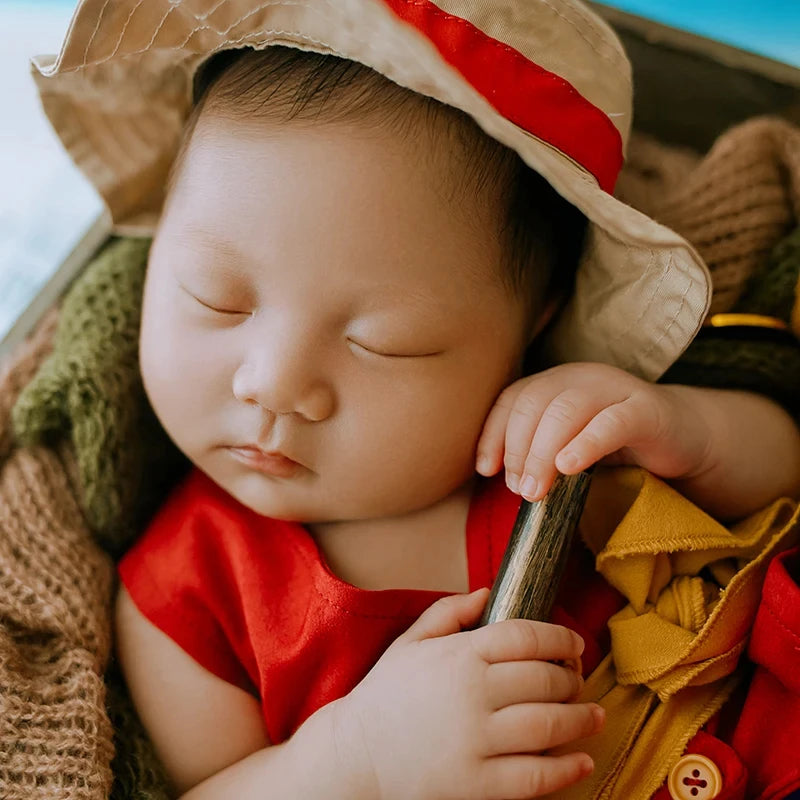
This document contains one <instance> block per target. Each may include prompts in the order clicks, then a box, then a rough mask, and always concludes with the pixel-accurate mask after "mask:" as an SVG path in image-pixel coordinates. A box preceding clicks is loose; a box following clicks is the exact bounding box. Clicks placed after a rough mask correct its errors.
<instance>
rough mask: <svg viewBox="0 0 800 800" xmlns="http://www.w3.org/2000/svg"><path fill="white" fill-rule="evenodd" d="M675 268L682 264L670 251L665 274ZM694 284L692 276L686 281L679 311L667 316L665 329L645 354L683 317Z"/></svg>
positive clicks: (653, 348)
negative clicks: (678, 263) (677, 261)
mask: <svg viewBox="0 0 800 800" xmlns="http://www.w3.org/2000/svg"><path fill="white" fill-rule="evenodd" d="M673 269H680V266H679V265H676V262H675V259H674V258H673V256H672V253H670V256H669V264H668V266H667V269H666V270H665V274H666V272H669V271H671V270H673ZM683 272H684V274H685V272H686V271H685V270H683ZM692 286H693V281H692V280H691V278H689V279H688V280H687V281H686V288H685V289H684V290H683V293H682V294H681V302H680V304H679V305H678V309H677V311H676V312H675V314H674V315H673V316H672V317H671V318H670V317H666V318H665V319H664V323H665V327H664V330H663V331H662V333H661V335H660V336H658V338H656V339H654V340H653V341H652V342H651V343H650V346H649V347H648V348H647V349H646V350H645V351H644V355H645V356H649V355H650V354H651V353H652V352H653V351H654V350H655V349H656V348H657V347H658V346H659V345H660V344H661V340H662V339H663V338H664V337H665V336H666V335H667V334H668V333H669V332H670V330H672V327H673V326H674V325H675V324H676V323H677V321H678V319H679V318H680V317H681V314H682V312H683V309H684V306H685V305H686V297H687V296H688V294H689V292H690V291H691V289H692Z"/></svg>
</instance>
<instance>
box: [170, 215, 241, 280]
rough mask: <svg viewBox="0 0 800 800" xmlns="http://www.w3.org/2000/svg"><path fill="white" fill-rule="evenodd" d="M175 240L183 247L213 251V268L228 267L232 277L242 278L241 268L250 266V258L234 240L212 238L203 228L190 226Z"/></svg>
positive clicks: (177, 235)
mask: <svg viewBox="0 0 800 800" xmlns="http://www.w3.org/2000/svg"><path fill="white" fill-rule="evenodd" d="M175 239H176V240H177V242H178V244H180V245H182V246H185V247H189V248H192V249H200V250H213V252H214V256H215V264H214V266H215V267H216V266H219V263H220V262H221V263H222V264H224V265H225V266H226V267H228V271H229V272H230V273H231V275H232V276H233V275H236V274H238V275H241V276H243V275H244V274H245V271H244V270H243V269H242V267H243V266H245V265H248V264H250V265H252V260H251V259H250V257H249V256H248V255H247V254H246V253H245V252H244V250H243V249H242V248H241V247H239V245H238V244H237V243H236V242H235V241H234V240H232V239H228V238H219V237H217V236H214V234H212V233H211V232H210V231H208V230H207V229H205V228H198V227H194V226H190V227H188V228H185V229H183V230H181V231H180V233H178V234H176V236H175ZM201 264H202V265H204V266H205V264H206V262H201Z"/></svg>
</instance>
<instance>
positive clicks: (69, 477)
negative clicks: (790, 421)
mask: <svg viewBox="0 0 800 800" xmlns="http://www.w3.org/2000/svg"><path fill="white" fill-rule="evenodd" d="M618 193H619V195H620V196H622V197H623V198H624V199H626V200H627V201H628V202H630V203H631V204H632V205H636V206H638V207H640V208H642V209H643V210H645V211H647V212H648V213H650V214H652V215H653V216H655V217H656V218H659V219H661V220H663V221H665V222H666V223H667V224H669V225H671V226H672V227H674V228H675V229H676V230H678V231H679V232H681V233H682V234H684V235H685V236H686V237H687V238H688V239H689V240H690V241H692V242H693V243H694V244H695V245H696V246H697V248H698V249H699V250H700V252H701V254H702V255H703V256H704V257H705V258H706V260H707V262H708V264H709V266H710V268H711V270H712V274H713V277H714V282H715V287H714V288H715V291H714V306H713V309H714V310H715V311H720V310H727V309H730V308H733V307H734V306H735V305H736V304H737V303H738V302H740V301H741V299H742V298H743V297H748V293H750V294H752V286H753V285H754V284H753V280H755V281H756V284H759V282H760V284H763V283H764V282H765V280H766V278H765V276H769V275H770V274H771V269H772V267H771V266H770V259H769V255H770V253H771V252H773V251H774V249H775V247H776V245H777V244H778V243H779V242H780V240H781V239H783V238H784V237H786V235H787V234H788V233H789V232H790V231H791V230H793V229H795V228H797V227H798V224H799V223H800V129H797V128H793V127H791V126H789V125H788V124H787V123H784V122H781V121H779V120H771V119H763V120H753V121H751V122H749V123H746V124H744V125H742V126H739V127H738V128H736V129H733V130H731V131H729V132H728V133H727V134H726V135H725V136H723V137H721V138H720V139H719V141H718V142H717V144H716V146H715V147H714V148H713V149H712V151H711V152H710V153H709V154H708V155H707V156H706V157H705V158H703V159H700V157H699V156H697V155H695V154H690V153H685V152H679V151H676V150H672V149H668V148H665V147H663V146H661V145H659V144H658V143H656V142H653V141H652V140H648V139H644V138H642V137H637V138H634V140H633V142H632V145H631V152H630V160H629V166H628V168H627V170H626V172H625V173H624V174H623V178H622V179H621V181H620V186H619V189H618ZM795 239H797V242H796V244H795V245H792V248H791V249H790V251H789V252H790V254H791V258H789V261H791V262H792V263H793V264H794V266H793V267H792V268H791V269H794V272H792V271H791V269H789V271H788V272H787V270H786V269H785V268H784V269H783V271H782V272H781V275H783V276H784V277H783V278H782V280H783V283H782V284H781V285H782V286H783V287H784V289H785V287H787V286H788V287H789V290H790V292H789V294H790V297H789V301H788V306H787V304H786V295H787V293H786V291H783V294H782V295H781V297H782V298H783V299H782V300H780V298H779V302H778V301H776V302H777V305H775V304H774V303H773V306H771V308H772V311H774V313H775V314H776V315H777V314H778V313H779V312H778V310H776V309H778V308H780V309H782V312H785V311H786V309H787V308H788V309H789V311H791V308H792V306H793V305H794V304H795V300H794V297H795V295H794V293H793V290H794V287H795V286H796V285H797V274H798V272H799V271H800V236H795ZM773 267H774V264H773ZM786 275H788V276H789V277H788V278H786V277H785V276H786ZM792 281H793V283H792ZM79 283H80V282H79ZM111 288H112V289H113V287H111ZM76 291H77V292H79V291H80V287H79V286H76V288H75V290H73V296H75V295H74V292H76ZM768 294H769V293H768ZM773 294H774V293H773ZM770 296H772V295H770ZM782 312H781V313H782ZM66 316H67V314H66V312H65V313H64V314H63V318H62V322H64V320H65V319H66ZM58 324H59V321H58V319H57V312H56V311H52V312H51V313H50V314H49V315H48V317H47V318H46V319H45V320H44V321H43V322H42V323H41V324H40V326H39V328H38V330H37V332H36V334H35V335H34V337H32V338H31V340H29V341H28V342H27V343H26V344H25V345H24V346H23V347H21V348H20V349H19V350H18V351H17V353H15V354H14V356H13V358H12V359H11V360H10V361H9V362H8V363H7V364H6V365H5V368H4V369H3V370H2V373H0V753H2V758H0V797H2V798H4V799H5V800H45V799H47V800H54V799H60V798H70V799H74V800H101V798H106V797H109V796H112V797H114V798H123V797H124V798H128V797H130V798H141V800H145V799H147V800H160V798H164V797H166V796H167V793H166V788H165V784H164V781H163V776H162V775H161V773H160V771H159V767H158V764H157V762H156V760H155V758H154V757H153V755H152V752H151V751H150V749H149V744H148V742H147V739H146V737H145V736H144V735H143V733H142V731H141V728H140V726H139V725H138V722H137V720H136V717H135V714H133V712H132V709H131V707H130V703H129V701H128V699H127V697H126V695H125V692H124V689H123V687H122V685H121V682H120V679H119V676H118V674H117V673H116V671H115V670H114V669H113V664H111V666H110V651H111V646H110V645H111V602H112V593H113V588H114V568H113V558H112V557H111V556H110V555H109V554H108V553H109V552H114V555H117V553H116V552H115V551H116V549H117V545H119V544H120V541H122V540H121V539H119V538H116V539H114V538H113V537H111V538H109V535H108V532H109V531H125V530H127V528H126V525H125V523H126V522H128V523H130V520H131V519H134V520H137V523H136V524H137V525H139V524H140V523H139V520H140V519H144V518H146V514H141V513H140V511H141V508H140V507H139V506H138V505H137V503H138V499H139V498H140V497H141V495H140V494H139V489H138V487H140V486H142V485H143V481H142V475H141V474H137V470H138V471H139V473H141V471H142V470H146V469H147V468H149V465H151V464H152V463H154V462H155V461H158V460H159V459H163V454H162V453H156V452H155V450H154V449H151V450H150V451H147V452H146V453H145V456H146V457H145V458H144V459H143V460H142V461H141V463H138V462H134V461H131V460H130V459H129V458H128V457H127V452H126V451H127V448H128V446H129V445H130V446H133V442H132V438H136V436H137V433H136V429H135V426H134V430H133V431H130V430H128V429H127V428H125V429H123V430H122V433H120V431H116V434H118V435H116V436H112V437H111V438H110V439H108V440H107V441H111V442H114V443H115V444H114V447H115V448H117V449H116V450H114V451H113V452H111V453H109V452H105V453H103V454H102V455H101V454H96V455H92V453H93V452H94V451H91V452H89V450H88V449H87V448H90V446H91V443H92V441H95V442H96V440H97V437H96V436H93V434H92V432H91V431H89V432H88V433H87V432H86V431H85V430H84V433H83V434H82V436H83V438H80V437H76V434H75V431H76V429H77V428H78V427H79V422H82V421H79V420H76V419H74V414H75V412H74V408H75V407H77V406H75V405H72V406H70V407H69V408H66V407H65V408H62V409H61V412H62V416H61V417H58V419H60V422H59V423H58V424H57V425H55V427H51V428H49V429H47V430H45V429H44V428H40V429H39V430H38V432H34V433H35V434H36V435H33V434H32V433H31V431H28V434H31V435H30V436H28V437H27V438H28V439H29V440H31V441H32V440H34V439H36V438H37V436H38V438H40V439H41V440H42V443H39V444H35V443H27V444H24V445H23V444H21V443H20V442H18V441H17V442H15V441H14V439H13V438H12V434H11V431H12V425H11V410H12V407H14V405H15V403H16V402H17V398H18V396H19V395H20V392H21V391H22V390H23V388H24V387H26V386H28V387H31V386H33V387H35V386H36V383H37V381H41V380H43V379H42V378H40V377H39V376H40V375H42V374H44V373H45V372H46V371H47V364H46V363H45V362H46V361H47V357H48V354H50V351H51V349H52V345H53V342H54V340H57V339H58V336H59V335H61V334H62V333H63V331H61V330H58V331H57V326H58ZM65 324H66V323H65ZM62 327H63V326H62ZM79 334H80V332H78V334H76V335H78V336H79ZM70 341H74V340H70ZM62 342H63V337H62ZM65 347H66V345H65ZM796 349H797V348H795V350H796ZM70 352H73V353H74V352H78V353H79V352H80V350H77V351H70V350H69V348H68V347H67V350H66V352H65V353H62V357H63V358H66V359H69V358H70V357H73V358H78V357H79V356H75V355H73V356H70ZM787 352H788V351H787ZM787 357H788V356H787ZM48 363H50V364H51V365H52V360H51V361H50V362H48ZM43 364H45V366H44V367H42V365H43ZM40 367H42V370H41V372H39V375H37V371H38V370H39V369H40ZM130 369H131V370H133V371H134V372H133V373H132V374H133V376H134V377H135V369H136V366H135V363H134V364H133V365H132V366H131V367H130ZM51 372H52V369H51ZM130 385H131V386H133V387H136V386H138V384H137V382H136V380H135V379H132V381H131V383H130ZM794 385H795V386H796V385H797V384H796V383H795V384H794ZM86 391H87V394H86V396H81V397H80V398H79V400H80V402H81V403H83V407H86V406H87V405H88V406H89V407H99V406H103V407H105V406H107V405H108V404H109V403H117V404H125V403H133V402H139V400H138V399H136V398H132V397H131V396H130V395H131V391H132V390H131V391H126V392H125V393H122V394H120V395H119V396H114V397H109V396H108V394H107V390H103V388H102V383H101V386H100V389H98V390H97V392H96V395H93V394H92V392H91V391H89V390H88V389H87V390H86ZM104 392H105V393H104ZM27 402H28V404H29V405H28V406H27V408H29V406H30V402H31V401H30V398H29V399H28V401H27ZM93 404H94V405H93ZM126 408H127V407H126ZM123 410H125V409H123ZM23 411H25V409H24V408H23ZM71 414H72V415H73V416H70V415H71ZM17 417H18V419H20V418H23V419H24V418H25V413H21V412H20V413H18V414H17ZM117 418H124V419H133V420H135V419H137V418H136V417H135V415H134V416H133V417H131V415H130V414H127V416H126V414H122V413H121V414H120V415H118V417H114V419H117ZM137 424H138V423H137ZM104 441H106V440H104ZM147 441H148V442H149V444H146V445H145V449H146V448H147V447H150V448H155V447H156V446H159V447H161V446H163V442H162V443H161V444H160V445H157V443H156V441H155V440H152V442H150V440H147ZM100 449H102V448H100ZM87 452H88V453H89V455H87ZM92 458H93V459H94V462H92V463H88V462H90V461H91V459H92ZM101 458H102V459H103V460H102V462H100V461H99V459H101ZM87 460H88V461H87ZM87 463H88V466H87ZM99 463H102V468H99V467H98V464H99ZM92 464H94V470H93V471H92ZM87 474H93V475H95V476H100V478H102V480H103V481H105V483H103V484H102V485H103V486H105V487H106V489H107V490H108V492H111V493H112V494H113V493H114V492H116V494H114V497H121V498H123V499H124V498H126V497H128V498H130V499H131V502H133V503H134V507H131V506H130V504H129V503H128V504H127V505H126V503H127V501H125V502H123V501H120V502H118V503H115V504H112V505H111V506H109V505H108V503H106V504H105V505H103V499H104V497H105V499H106V500H108V496H110V495H108V493H107V492H105V491H100V492H98V491H97V486H96V485H93V486H88V485H87V477H86V476H87ZM131 481H133V483H131ZM131 485H133V486H134V487H137V488H136V489H135V491H131V490H130V487H131ZM150 502H151V498H148V503H150ZM101 506H102V508H103V509H104V510H103V513H102V514H101V513H99V512H98V508H100V507H101ZM109 508H110V509H111V510H110V511H109V510H108V509H109ZM103 514H105V515H106V516H105V517H104V516H103ZM98 520H101V521H102V520H105V522H103V523H102V525H101V523H99V522H98ZM103 525H104V526H105V527H102V526H103ZM101 527H102V529H101ZM128 527H130V525H128ZM134 527H135V526H134ZM126 535H127V534H126ZM101 544H102V546H101ZM115 744H116V754H115Z"/></svg>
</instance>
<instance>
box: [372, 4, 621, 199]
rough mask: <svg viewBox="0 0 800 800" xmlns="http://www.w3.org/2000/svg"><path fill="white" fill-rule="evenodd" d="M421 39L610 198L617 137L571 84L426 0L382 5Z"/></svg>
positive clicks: (617, 165) (618, 151)
mask: <svg viewBox="0 0 800 800" xmlns="http://www.w3.org/2000/svg"><path fill="white" fill-rule="evenodd" d="M383 2H384V3H385V4H386V5H387V6H388V7H389V8H390V9H392V11H394V13H395V14H397V16H398V17H400V19H402V20H404V21H405V22H408V23H409V24H411V25H413V26H414V27H415V28H417V30H419V31H420V32H421V33H423V34H424V35H425V36H426V37H427V38H428V39H429V40H430V41H431V43H432V44H433V45H434V46H435V47H436V49H437V50H438V51H439V52H440V53H441V55H442V57H443V58H444V59H445V61H447V62H448V63H449V64H450V65H451V66H453V67H455V69H457V70H458V71H459V72H460V73H461V75H462V76H463V77H464V78H465V79H466V80H467V81H468V82H469V84H470V85H471V86H472V87H473V88H474V89H475V90H476V91H478V92H479V93H480V94H481V95H482V96H483V97H484V99H485V100H486V101H487V102H489V103H490V104H491V105H492V106H493V107H494V108H495V109H496V110H497V111H498V112H499V113H500V114H502V115H503V116H504V117H505V118H506V119H508V120H510V121H511V122H513V123H514V124H515V125H518V126H519V127H520V128H522V129H524V130H526V131H528V133H530V134H532V135H534V136H536V137H537V138H538V139H541V140H542V141H544V142H547V143H548V144H551V145H553V147H556V148H558V149H559V150H560V151H561V152H562V153H564V155H566V156H569V157H570V158H571V159H572V160H573V161H575V162H576V163H578V164H580V165H581V166H582V167H584V169H586V170H587V171H588V172H590V173H591V174H592V175H594V177H595V178H596V179H597V182H598V184H599V185H600V187H601V188H602V189H604V190H605V191H606V192H609V193H610V192H612V191H613V189H614V184H615V183H616V180H617V176H618V175H619V172H620V169H622V162H623V156H622V138H621V137H620V134H619V131H618V130H617V129H616V128H615V127H614V125H613V123H612V122H611V120H610V119H609V118H608V117H607V116H606V114H604V113H603V111H601V110H600V109H599V108H598V107H597V106H595V105H593V104H592V103H590V102H589V101H588V100H587V99H586V98H585V97H583V96H582V95H581V94H580V93H579V92H578V91H577V90H576V89H575V87H574V86H572V84H570V83H569V81H567V80H565V79H564V78H562V77H561V76H560V75H557V74H555V73H554V72H550V71H548V70H546V69H544V68H543V67H540V66H539V65H538V64H536V63H535V62H533V61H531V60H530V59H528V58H526V57H525V56H524V55H522V53H520V52H519V51H518V50H515V49H514V48H513V47H510V46H509V45H507V44H504V43H503V42H500V41H498V40H497V39H493V38H492V37H490V36H487V35H486V34H485V33H484V32H483V31H481V30H479V29H478V28H476V27H475V26H474V25H473V24H472V23H470V22H468V21H467V20H465V19H462V18H461V17H457V16H454V15H453V14H448V13H446V12H445V11H442V9H440V8H438V7H437V6H435V5H434V4H433V3H432V2H430V0H383Z"/></svg>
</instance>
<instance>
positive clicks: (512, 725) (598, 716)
mask: <svg viewBox="0 0 800 800" xmlns="http://www.w3.org/2000/svg"><path fill="white" fill-rule="evenodd" d="M604 721H605V711H604V710H603V708H602V706H598V705H596V704H594V703H519V704H517V705H513V706H506V707H505V708H501V709H500V710H499V711H495V712H494V713H493V714H490V715H489V718H488V719H487V721H486V727H485V730H486V736H487V742H488V746H489V748H490V749H489V755H503V754H505V753H535V752H538V751H539V750H547V749H549V748H551V747H558V746H559V745H561V744H567V743H568V742H574V741H576V740H577V739H584V738H586V737H587V736H592V735H593V734H595V733H597V732H598V731H599V730H600V729H601V728H602V727H603V723H604Z"/></svg>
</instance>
